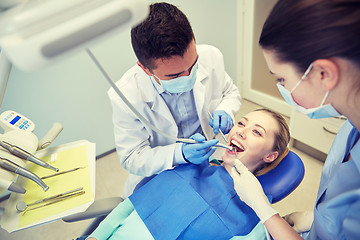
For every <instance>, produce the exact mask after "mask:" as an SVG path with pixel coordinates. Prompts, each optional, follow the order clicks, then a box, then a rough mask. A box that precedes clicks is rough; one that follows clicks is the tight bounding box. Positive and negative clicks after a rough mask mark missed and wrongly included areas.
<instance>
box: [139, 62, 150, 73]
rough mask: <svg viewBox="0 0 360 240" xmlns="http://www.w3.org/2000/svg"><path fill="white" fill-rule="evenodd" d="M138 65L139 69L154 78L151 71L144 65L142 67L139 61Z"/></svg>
mask: <svg viewBox="0 0 360 240" xmlns="http://www.w3.org/2000/svg"><path fill="white" fill-rule="evenodd" d="M137 65H138V66H139V67H141V69H142V70H143V71H144V72H145V73H146V74H147V75H148V76H152V73H151V72H150V70H149V69H148V68H147V67H145V66H144V65H142V64H141V62H140V61H137Z"/></svg>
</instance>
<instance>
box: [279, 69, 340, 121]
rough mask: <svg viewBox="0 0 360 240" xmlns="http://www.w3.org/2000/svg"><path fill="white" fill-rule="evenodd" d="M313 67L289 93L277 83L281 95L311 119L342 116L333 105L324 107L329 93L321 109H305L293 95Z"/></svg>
mask: <svg viewBox="0 0 360 240" xmlns="http://www.w3.org/2000/svg"><path fill="white" fill-rule="evenodd" d="M312 66H313V63H311V64H310V66H309V67H308V69H307V70H306V71H305V73H304V75H303V76H302V77H301V79H300V80H299V81H298V82H297V84H296V85H295V87H294V88H293V89H292V90H291V91H289V90H287V89H286V88H285V87H284V86H283V85H281V84H280V83H277V87H278V89H279V91H280V93H281V95H282V96H283V98H284V99H285V101H286V102H287V103H288V104H289V105H291V106H294V107H295V108H296V110H297V111H298V112H300V113H303V114H306V115H307V116H308V117H309V118H312V119H319V118H327V117H337V116H340V114H339V113H338V112H337V111H336V110H335V109H334V107H333V106H331V104H326V105H324V102H325V101H326V98H327V97H328V95H329V91H327V92H326V93H325V96H324V98H323V100H322V101H321V104H320V106H319V107H315V108H308V109H306V108H304V107H302V106H300V105H298V104H297V103H296V102H295V101H294V99H293V97H292V95H291V93H293V92H294V91H295V89H296V88H297V87H298V86H299V85H300V83H301V82H302V81H303V80H304V79H305V78H306V77H307V75H308V74H309V72H310V71H311V69H312Z"/></svg>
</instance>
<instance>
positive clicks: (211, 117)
mask: <svg viewBox="0 0 360 240" xmlns="http://www.w3.org/2000/svg"><path fill="white" fill-rule="evenodd" d="M208 113H209V116H210V119H214V118H213V116H212V115H211V113H210V112H208ZM219 132H220V135H221V136H222V138H223V139H224V141H225V142H226V143H228V141H227V139H226V137H225V135H224V133H223V132H222V131H221V129H220V128H219Z"/></svg>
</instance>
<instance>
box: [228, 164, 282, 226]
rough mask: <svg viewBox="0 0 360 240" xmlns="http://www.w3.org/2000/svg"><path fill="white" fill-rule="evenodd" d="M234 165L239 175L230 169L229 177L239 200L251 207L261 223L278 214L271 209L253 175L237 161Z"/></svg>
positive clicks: (233, 169)
mask: <svg viewBox="0 0 360 240" xmlns="http://www.w3.org/2000/svg"><path fill="white" fill-rule="evenodd" d="M234 165H235V167H236V169H237V170H238V171H239V172H240V174H239V173H238V172H237V171H236V169H235V167H233V168H232V169H231V177H232V178H233V180H234V188H235V191H236V192H237V194H238V195H239V197H240V199H241V200H242V201H243V202H245V203H246V204H247V205H248V206H249V207H251V208H252V209H253V210H254V211H255V213H256V215H257V216H258V217H259V218H260V220H261V222H262V223H264V222H265V221H266V220H268V219H269V218H270V217H272V216H273V215H275V214H277V213H278V212H277V211H276V210H275V209H273V208H272V207H271V204H270V202H269V200H268V198H267V197H266V195H265V193H264V191H263V189H262V186H261V184H260V182H259V181H258V180H257V178H256V177H255V175H254V174H253V173H252V172H250V171H249V170H248V169H247V167H246V166H245V165H244V164H243V163H242V162H240V160H239V159H235V162H234Z"/></svg>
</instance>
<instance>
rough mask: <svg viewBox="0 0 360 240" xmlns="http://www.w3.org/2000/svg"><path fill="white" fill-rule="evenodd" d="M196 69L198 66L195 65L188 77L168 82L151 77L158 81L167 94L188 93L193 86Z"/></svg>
mask: <svg viewBox="0 0 360 240" xmlns="http://www.w3.org/2000/svg"><path fill="white" fill-rule="evenodd" d="M197 69H198V64H197V63H196V64H195V65H194V66H193V67H192V69H191V71H190V74H189V76H182V77H177V78H174V79H170V80H161V79H160V78H158V77H157V76H155V75H153V77H156V78H157V79H158V80H159V82H160V84H161V86H162V88H163V89H164V90H165V91H168V92H169V93H183V92H189V91H191V89H193V87H194V85H195V82H196V74H197Z"/></svg>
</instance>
